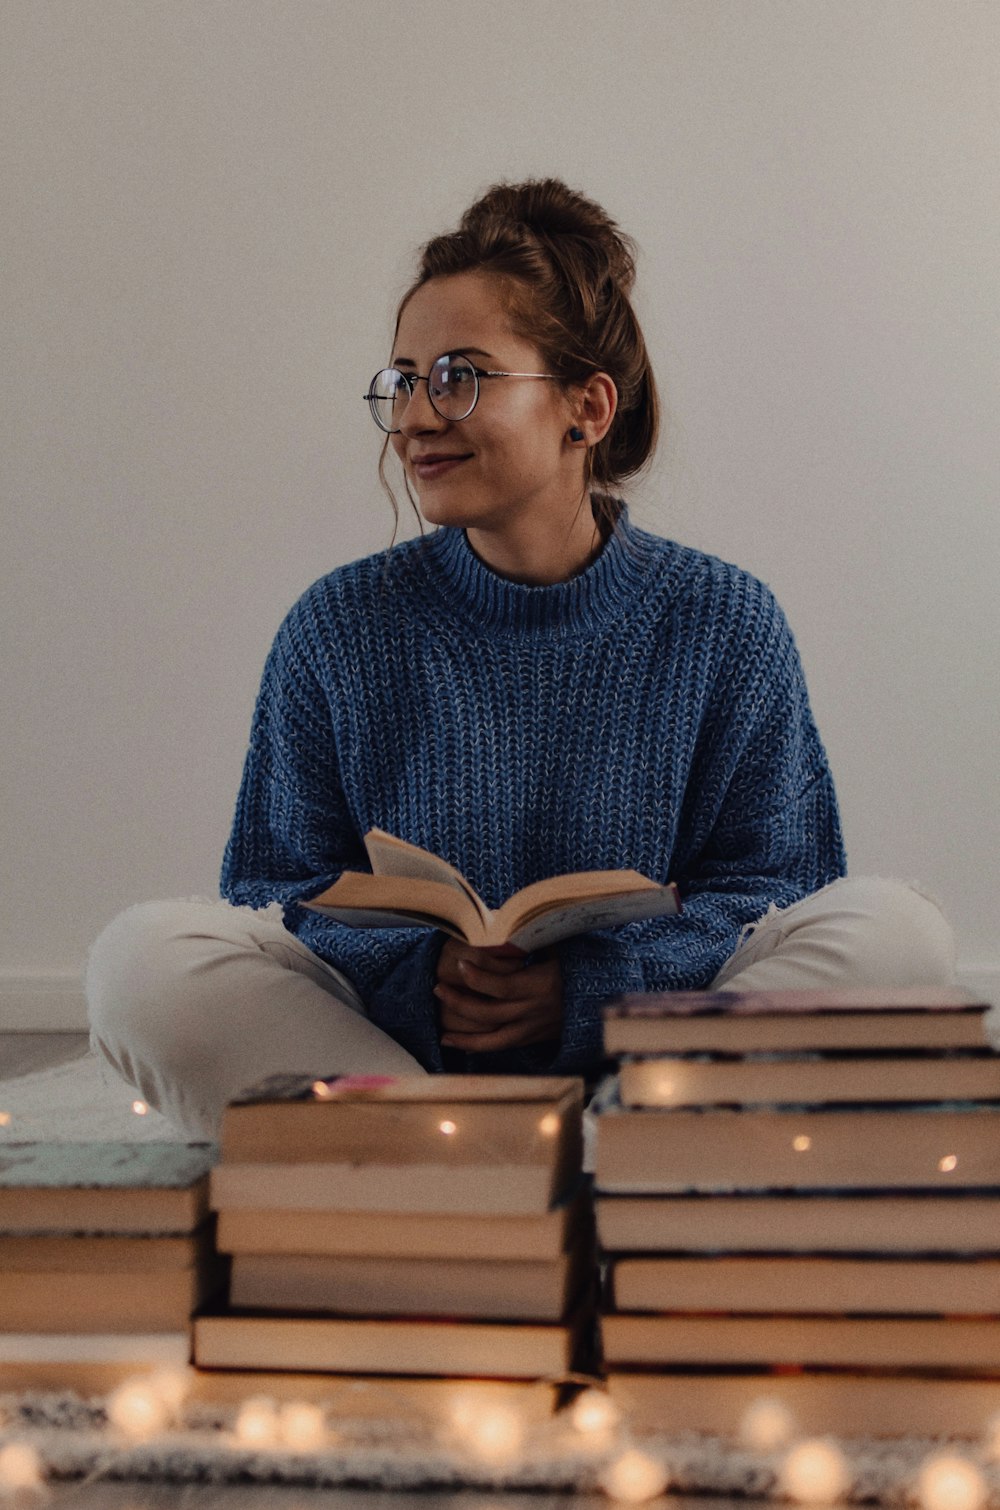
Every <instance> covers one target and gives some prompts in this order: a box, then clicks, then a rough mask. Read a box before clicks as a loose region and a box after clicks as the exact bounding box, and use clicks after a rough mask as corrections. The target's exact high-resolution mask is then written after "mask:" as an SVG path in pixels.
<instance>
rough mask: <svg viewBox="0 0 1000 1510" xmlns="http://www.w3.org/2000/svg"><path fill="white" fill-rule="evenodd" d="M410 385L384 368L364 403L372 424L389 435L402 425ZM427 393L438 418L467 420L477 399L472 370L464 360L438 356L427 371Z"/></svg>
mask: <svg viewBox="0 0 1000 1510" xmlns="http://www.w3.org/2000/svg"><path fill="white" fill-rule="evenodd" d="M411 382H413V378H412V377H411V376H407V375H406V374H404V373H402V372H400V371H399V369H398V368H396V367H386V368H384V369H383V370H382V371H381V372H379V373H376V375H375V377H374V378H373V379H372V385H371V389H370V392H369V396H368V402H369V403H370V405H371V411H372V414H373V415H374V417H375V422H376V424H378V425H379V426H380V427H381V429H383V430H388V431H389V432H390V434H391V433H392V432H394V431H396V430H398V429H399V428H400V426H401V424H402V419H403V414H404V412H405V410H406V406H407V404H408V403H409V402H410V383H411ZM427 390H428V393H429V394H430V400H431V403H432V404H433V405H434V408H435V409H436V410H437V412H438V414H440V415H441V417H442V419H451V420H458V419H467V418H468V417H469V415H470V414H471V413H472V411H473V409H474V408H475V404H476V399H477V397H478V390H479V384H478V381H477V379H476V371H475V368H474V367H473V365H472V363H471V362H469V361H467V360H466V359H465V358H464V357H451V356H447V355H446V356H442V357H438V359H437V361H436V362H435V363H434V365H433V367H432V368H431V370H430V374H429V376H428V380H427Z"/></svg>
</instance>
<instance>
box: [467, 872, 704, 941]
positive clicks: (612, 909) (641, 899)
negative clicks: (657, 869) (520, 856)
mask: <svg viewBox="0 0 1000 1510" xmlns="http://www.w3.org/2000/svg"><path fill="white" fill-rule="evenodd" d="M608 875H611V876H614V877H616V883H615V884H614V886H613V887H608V886H603V887H602V885H601V883H602V882H603V881H604V880H605V878H606V877H607V876H608ZM554 879H555V880H556V881H559V882H561V883H579V884H576V885H573V886H572V887H571V888H570V889H569V895H568V896H567V891H566V890H564V891H563V893H562V895H563V897H564V898H565V900H564V902H563V905H559V902H558V900H556V899H553V898H552V897H551V886H552V883H550V882H548V881H540V882H538V883H537V885H536V886H526V887H525V889H524V890H523V891H520V892H518V894H517V896H515V897H512V898H511V900H510V901H509V902H505V903H504V905H503V907H501V908H500V909H499V911H498V912H496V913H494V915H493V918H492V920H491V924H490V934H489V937H490V942H492V943H502V942H504V940H505V939H507V940H509V942H510V943H512V944H515V945H516V946H517V947H518V948H519V949H526V950H528V951H531V950H534V949H544V948H546V947H547V946H548V945H549V944H555V943H558V941H559V940H560V939H564V938H571V937H573V935H574V934H579V933H588V932H590V931H592V930H594V929H599V928H616V927H619V926H620V925H621V924H622V923H633V922H638V921H640V920H641V919H645V918H658V917H670V916H672V915H673V914H675V913H678V912H679V911H680V910H681V909H680V899H679V897H678V894H677V888H676V887H675V886H673V885H669V886H658V885H657V884H656V882H655V881H649V880H647V879H646V878H645V877H644V876H640V875H639V874H638V872H636V871H618V872H600V871H595V872H583V873H581V874H580V875H579V876H559V877H556V878H554ZM626 888H627V889H626ZM595 889H596V894H595ZM547 893H548V896H547V895H546V894H547Z"/></svg>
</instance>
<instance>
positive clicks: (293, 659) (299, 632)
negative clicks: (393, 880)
mask: <svg viewBox="0 0 1000 1510" xmlns="http://www.w3.org/2000/svg"><path fill="white" fill-rule="evenodd" d="M297 607H298V605H297ZM309 628H310V626H308V624H306V623H305V622H304V621H303V618H302V616H301V614H299V613H298V612H297V609H293V610H292V612H291V613H290V614H289V616H288V618H287V619H286V620H285V623H284V624H283V625H282V627H281V629H280V630H279V631H278V634H277V636H276V638H275V641H274V644H273V646H272V648H271V651H270V654H269V655H268V658H267V662H266V664H265V667H264V673H263V677H262V680H261V686H260V691H259V693H258V697H257V702H256V706H255V709H254V715H253V720H252V725H251V731H250V742H249V748H248V751H247V755H246V760H245V763H244V768H243V776H242V781H241V784H240V790H239V795H238V798H237V802H236V812H235V816H234V819H233V825H232V830H231V833H230V837H229V841H228V843H227V845H226V850H225V855H224V858H223V863H222V874H221V881H220V891H221V894H222V896H223V897H224V898H226V899H227V900H228V901H230V902H232V903H234V904H236V905H245V906H249V907H255V908H260V907H266V906H268V905H269V904H270V903H273V902H279V903H281V905H282V908H283V913H284V922H285V926H286V928H288V929H289V931H290V932H292V933H294V934H295V935H296V937H297V938H299V939H301V941H302V942H303V943H304V944H305V945H306V947H307V948H309V949H311V950H312V951H313V952H314V953H315V954H317V955H318V956H319V957H320V958H321V959H323V960H326V961H327V962H328V963H329V964H331V965H334V966H335V967H336V968H337V969H338V970H340V971H342V972H343V973H344V974H345V975H346V976H347V977H348V978H349V979H350V980H351V982H352V983H353V985H354V986H355V987H356V989H357V991H358V992H359V994H360V996H361V998H362V1000H363V1001H364V1002H365V1005H366V1007H367V1008H368V1010H369V1013H370V1015H371V1016H372V1018H373V1020H375V1021H379V1018H380V1015H381V1014H380V1012H379V1004H380V1002H382V1001H383V999H385V1000H389V1001H391V1002H392V1004H393V1010H392V1013H391V1020H392V1035H393V1037H395V1038H396V1039H397V1041H398V1042H400V1043H401V1044H402V1045H403V1047H404V1048H406V1049H407V1050H408V1051H409V1052H410V1053H411V1054H413V1055H414V1057H415V1058H416V1059H418V1060H419V1061H420V1062H421V1063H422V1064H424V1066H425V1067H426V1068H428V1069H439V1068H440V1046H439V1045H438V1043H437V1038H436V1033H435V1031H434V1024H435V1014H434V1010H433V1005H432V1004H433V1002H434V997H433V995H432V991H433V986H434V978H435V975H436V969H437V957H438V954H439V952H440V948H441V942H442V939H441V936H440V935H438V934H434V933H431V932H429V931H428V930H427V929H424V928H392V929H355V928H349V927H347V926H346V925H344V924H340V923H336V922H334V921H333V920H332V919H330V918H326V917H324V916H323V915H322V914H321V913H318V912H311V911H310V910H309V909H308V908H305V907H302V906H300V905H299V903H300V901H301V900H302V899H303V898H307V897H311V896H316V895H317V894H318V893H319V892H321V891H323V890H324V889H325V888H326V887H327V886H330V885H332V884H333V882H334V881H335V880H336V879H337V877H338V876H339V875H340V873H341V872H342V871H343V870H345V869H352V870H365V869H367V868H368V861H367V855H366V852H365V849H364V843H363V836H362V834H361V833H360V832H359V831H358V827H357V825H356V824H355V822H354V820H353V817H352V814H351V811H350V808H349V805H348V802H347V799H346V796H345V793H344V790H343V786H342V783H341V780H340V775H339V769H338V759H337V742H336V730H335V721H334V718H333V716H332V709H331V697H332V696H335V693H334V692H332V691H331V690H329V689H328V687H327V686H326V685H324V682H323V681H322V680H321V678H320V676H319V675H318V674H317V672H316V670H315V669H314V666H313V664H312V659H313V658H312V656H311V655H310V650H309V646H310V639H311V635H310V632H309ZM401 1004H402V1005H401Z"/></svg>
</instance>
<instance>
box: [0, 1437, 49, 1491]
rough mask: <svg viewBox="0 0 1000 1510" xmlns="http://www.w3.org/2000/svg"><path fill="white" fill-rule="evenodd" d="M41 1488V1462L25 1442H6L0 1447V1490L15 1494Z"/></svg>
mask: <svg viewBox="0 0 1000 1510" xmlns="http://www.w3.org/2000/svg"><path fill="white" fill-rule="evenodd" d="M41 1486H42V1460H41V1458H40V1457H39V1455H38V1452H37V1450H36V1448H34V1447H31V1446H29V1444H28V1443H27V1442H8V1443H7V1446H6V1447H0V1490H4V1491H9V1492H10V1493H11V1494H17V1493H18V1492H19V1491H21V1492H23V1491H25V1490H37V1489H40V1488H41Z"/></svg>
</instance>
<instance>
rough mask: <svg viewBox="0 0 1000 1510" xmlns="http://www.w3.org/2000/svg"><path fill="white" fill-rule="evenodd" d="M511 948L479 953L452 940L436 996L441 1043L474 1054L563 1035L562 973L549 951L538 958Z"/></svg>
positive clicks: (447, 946)
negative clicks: (527, 962) (438, 1007)
mask: <svg viewBox="0 0 1000 1510" xmlns="http://www.w3.org/2000/svg"><path fill="white" fill-rule="evenodd" d="M526 958H527V956H525V955H524V954H522V952H521V951H520V950H519V949H515V948H513V946H511V945H505V946H504V947H503V948H500V949H474V948H473V947H472V946H471V945H470V944H462V943H459V942H458V940H457V939H452V938H449V939H446V940H445V943H444V946H443V948H442V950H441V956H440V959H439V961H438V976H437V985H436V986H435V988H434V994H435V996H436V997H437V998H438V1001H439V1002H440V1003H441V1042H442V1043H443V1044H444V1045H446V1046H447V1047H450V1048H456V1049H464V1050H465V1052H466V1053H469V1054H487V1053H492V1052H493V1051H494V1050H497V1049H511V1048H520V1047H521V1046H522V1045H524V1044H529V1043H543V1042H544V1041H545V1040H546V1039H550V1038H558V1037H559V1035H560V1033H561V1032H562V1016H563V995H562V970H561V969H560V966H559V958H558V955H556V954H555V953H553V952H546V953H545V954H543V955H541V956H535V957H533V958H532V961H531V963H530V964H526V963H525V960H526Z"/></svg>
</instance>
